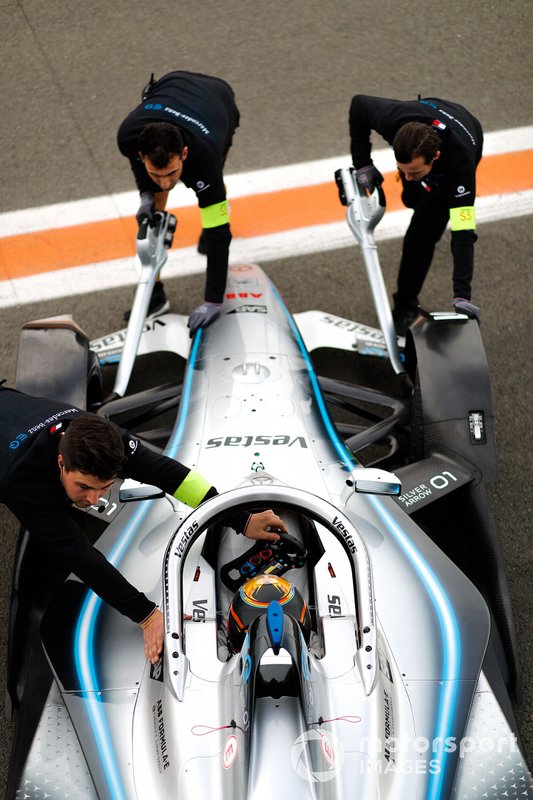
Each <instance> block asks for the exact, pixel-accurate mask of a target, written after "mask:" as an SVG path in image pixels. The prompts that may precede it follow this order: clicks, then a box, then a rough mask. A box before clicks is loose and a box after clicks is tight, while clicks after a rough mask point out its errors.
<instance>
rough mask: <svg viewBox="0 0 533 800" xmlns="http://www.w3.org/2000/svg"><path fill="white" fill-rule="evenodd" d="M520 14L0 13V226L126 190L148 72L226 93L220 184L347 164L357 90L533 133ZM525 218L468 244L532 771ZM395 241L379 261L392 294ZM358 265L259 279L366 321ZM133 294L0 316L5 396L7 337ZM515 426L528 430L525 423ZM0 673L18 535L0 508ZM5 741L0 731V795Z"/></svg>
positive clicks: (188, 291) (353, 260) (86, 317)
mask: <svg viewBox="0 0 533 800" xmlns="http://www.w3.org/2000/svg"><path fill="white" fill-rule="evenodd" d="M532 18H533V5H532V4H531V3H530V2H529V1H528V0H517V1H516V2H509V3H507V4H500V3H493V2H481V0H475V1H474V2H471V3H469V4H465V3H459V2H457V0H451V2H448V3H446V4H442V5H440V6H437V5H436V4H427V3H422V2H420V0H413V2H408V0H399V2H394V3H393V2H392V1H391V2H386V1H385V0H378V1H377V2H374V3H371V4H366V5H363V4H360V3H345V2H333V1H332V0H326V1H325V2H317V1H316V0H308V1H307V2H303V0H295V1H294V2H292V3H286V2H280V0H274V1H273V2H271V3H269V4H255V3H253V4H252V3H244V2H237V1H236V0H228V2H226V3H224V4H220V3H216V2H214V1H213V0H202V2H198V3H195V4H192V3H187V4H185V3H172V2H168V0H167V2H165V3H162V2H161V1H160V0H154V2H152V3H150V4H149V5H148V4H145V3H141V2H138V0H130V2H129V3H126V2H124V1H123V0H117V2H115V3H105V2H99V1H96V0H88V2H84V3H68V4H67V3H66V2H61V1H60V0H47V2H46V3H41V2H39V3H38V2H36V0H28V1H26V2H18V3H17V2H14V0H0V25H1V30H2V45H1V48H0V69H1V75H2V88H1V89H0V92H1V97H2V113H1V114H0V141H1V142H2V155H3V158H2V170H3V181H2V186H3V191H2V192H1V193H0V210H1V211H5V210H12V209H18V208H27V207H31V206H35V205H40V204H48V203H53V202H57V201H66V200H73V199H77V198H81V197H86V196H96V195H101V194H105V193H107V192H111V191H123V190H128V189H132V188H133V183H132V180H131V178H130V175H129V168H128V166H127V163H126V161H125V160H124V159H123V158H122V157H121V156H120V155H119V153H118V151H117V150H116V146H115V132H116V128H117V126H118V124H119V123H120V121H121V120H122V118H123V117H124V116H125V114H126V113H127V112H128V111H129V110H130V109H131V108H132V107H133V106H134V105H135V103H136V102H137V99H138V92H139V89H140V87H141V86H142V85H143V83H144V81H145V80H146V78H147V77H148V76H149V74H150V72H151V71H154V72H155V73H156V75H160V74H163V73H164V72H165V71H167V70H169V69H175V68H184V69H192V70H199V71H205V72H212V73H214V74H219V75H221V76H222V77H225V78H226V79H227V80H229V81H230V83H231V84H232V85H233V86H234V89H235V91H236V95H237V98H238V103H239V106H240V108H241V113H242V125H241V128H240V130H239V132H238V135H237V137H236V140H235V146H234V148H233V150H232V152H231V155H230V160H229V163H228V171H230V172H236V171H244V170H249V169H255V168H259V167H265V166H276V165H280V164H287V163H292V162H296V161H305V160H311V159H315V158H322V157H325V156H330V155H335V154H337V153H340V152H343V151H345V152H348V137H347V110H348V104H349V101H350V98H351V95H352V94H353V93H355V92H356V91H363V92H368V93H374V94H382V95H383V96H391V97H405V98H410V97H414V96H416V95H417V94H418V93H419V92H420V93H421V94H434V95H442V96H447V97H449V98H451V99H455V100H458V101H459V102H462V103H464V104H465V105H467V106H468V107H470V108H471V109H472V110H473V111H474V112H475V113H476V114H477V115H478V116H479V118H480V119H481V120H482V122H483V124H484V126H485V129H486V130H496V129H500V128H507V127H513V126H516V125H525V124H532V121H533V101H532V96H531V77H532V69H531V67H532V56H531V46H530V40H531V33H530V32H531V27H532V26H531V22H532ZM531 239H532V237H531V218H530V217H524V218H521V219H517V220H511V221H506V222H502V223H494V224H491V225H486V226H483V227H482V228H481V229H480V241H479V243H478V245H477V255H476V274H475V287H474V288H475V294H474V297H475V300H476V301H477V302H478V304H479V305H480V306H481V307H482V311H483V323H482V335H483V340H484V343H485V347H486V350H487V356H488V361H489V365H490V370H491V379H492V388H493V394H494V405H495V414H496V434H497V442H498V448H499V457H500V480H499V482H498V484H497V485H496V486H495V487H494V488H493V490H492V491H491V497H492V501H493V506H494V510H495V515H496V519H497V523H498V526H499V530H500V532H501V535H502V542H503V548H504V554H505V559H506V565H507V572H508V577H509V582H510V589H511V595H512V601H513V606H514V611H515V615H516V626H517V633H518V640H519V644H520V649H521V657H522V667H523V673H524V688H525V695H524V702H523V704H522V706H521V708H519V709H518V710H517V715H518V719H519V724H520V731H521V734H522V737H523V740H524V744H525V747H526V750H527V752H528V755H529V760H530V763H531V761H533V720H532V717H531V708H533V689H532V686H531V676H532V675H533V663H532V662H533V623H532V617H533V615H532V610H533V609H532V607H531V606H532V601H531V575H532V566H533V543H532V536H531V522H530V520H531V515H532V510H533V509H532V505H533V503H532V494H531V488H530V484H529V481H530V477H529V476H530V474H531V456H530V449H531V448H530V445H531V441H530V433H529V430H530V416H531V415H530V408H531V388H530V386H531V357H530V340H531V337H530V327H531V325H530V319H531V314H530V307H531V303H530V300H529V291H530V283H529V274H528V271H529V269H530V262H531ZM399 245H400V243H399V242H386V243H384V244H383V245H381V247H380V257H381V261H382V265H383V268H384V272H385V275H386V279H387V283H388V285H389V286H391V287H392V286H393V281H394V275H395V268H396V263H397V257H398V251H399ZM358 259H359V256H358V253H357V250H356V249H355V248H354V249H353V250H339V251H335V252H333V253H327V254H320V255H315V256H311V257H305V258H298V259H287V260H285V261H279V262H271V263H268V264H264V265H263V266H264V268H265V269H266V270H267V272H268V274H269V275H270V276H271V277H272V278H273V280H274V281H275V283H276V284H277V285H278V287H279V288H280V290H281V293H282V295H283V297H284V299H285V301H286V303H287V304H288V306H289V308H290V309H291V310H293V311H300V310H304V309H307V308H321V309H323V310H325V311H330V312H333V313H338V314H339V315H341V316H347V317H350V318H352V319H358V320H360V321H363V322H369V323H371V322H373V321H375V315H374V312H373V309H372V306H371V302H370V295H369V291H368V289H367V287H366V284H365V281H364V279H363V277H362V269H361V263H360V261H359V260H358ZM449 276H450V257H449V253H448V250H447V245H446V242H444V241H443V242H442V243H441V245H440V246H439V248H438V252H437V255H436V258H435V263H434V265H433V268H432V271H431V274H430V278H429V279H428V282H427V284H426V286H425V289H424V293H423V297H422V300H423V302H424V304H425V305H426V307H428V308H438V307H442V306H443V305H445V304H447V303H448V298H449ZM202 285H203V278H202V277H201V276H198V277H194V278H187V279H182V280H172V281H168V283H167V286H168V289H169V293H170V298H171V301H172V307H173V310H175V311H177V312H180V313H187V312H188V311H189V310H190V309H191V307H193V305H195V304H196V303H197V302H198V301H199V300H200V299H201V291H202ZM131 296H132V292H131V293H129V294H128V292H127V291H125V292H121V293H118V292H106V291H102V292H100V293H97V294H96V293H95V294H94V295H90V296H84V297H79V296H75V297H72V298H68V299H67V300H62V299H60V298H58V299H57V300H56V301H51V302H47V303H41V304H35V305H33V306H22V305H21V306H18V307H14V308H10V309H4V310H2V311H1V312H0V313H1V323H0V326H1V327H0V334H1V335H0V364H1V369H0V377H6V378H7V379H8V382H9V383H11V384H12V383H13V380H14V370H15V362H16V348H17V341H18V332H19V329H20V326H21V325H22V324H23V323H24V322H25V321H27V320H28V319H35V318H39V317H42V316H48V315H51V314H56V313H63V312H71V313H72V314H73V315H74V318H75V319H76V320H77V322H78V323H79V324H80V325H81V326H82V327H83V328H84V329H85V330H87V332H88V333H89V335H90V336H98V335H100V334H103V333H105V332H106V331H109V330H113V329H115V328H116V327H118V326H119V325H120V320H121V317H122V312H123V310H124V308H126V307H128V305H129V301H130V297H131ZM528 420H529V422H528ZM0 531H1V536H2V545H3V558H2V559H1V562H0V662H1V664H0V665H1V666H2V667H3V665H4V659H5V631H6V620H7V603H8V597H9V585H10V573H11V562H12V557H13V548H14V543H15V535H16V526H15V525H14V524H13V522H12V520H11V519H10V518H9V515H8V514H7V512H5V510H3V509H1V510H0ZM12 731H13V726H12V724H11V723H6V722H5V721H4V720H3V719H2V718H1V717H0V790H3V786H4V784H5V775H6V769H7V760H8V751H9V744H10V740H11V736H12Z"/></svg>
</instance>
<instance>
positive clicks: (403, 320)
mask: <svg viewBox="0 0 533 800" xmlns="http://www.w3.org/2000/svg"><path fill="white" fill-rule="evenodd" d="M418 316H420V310H419V308H418V307H416V308H406V307H405V306H404V307H403V308H402V307H401V306H400V307H399V308H395V309H394V310H393V312H392V319H393V322H394V327H395V329H396V335H397V336H405V334H406V333H407V330H408V329H409V328H410V327H411V325H412V324H413V322H414V321H415V319H416V318H417V317H418Z"/></svg>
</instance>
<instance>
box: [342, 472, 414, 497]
mask: <svg viewBox="0 0 533 800" xmlns="http://www.w3.org/2000/svg"><path fill="white" fill-rule="evenodd" d="M352 480H353V483H354V490H355V491H356V492H361V493H362V494H388V495H396V496H397V495H399V494H401V492H402V482H401V480H400V479H399V478H398V476H397V475H395V474H394V473H393V472H387V471H386V470H384V469H375V468H373V467H361V468H360V469H359V468H357V469H354V470H353V471H352Z"/></svg>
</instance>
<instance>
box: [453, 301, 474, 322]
mask: <svg viewBox="0 0 533 800" xmlns="http://www.w3.org/2000/svg"><path fill="white" fill-rule="evenodd" d="M453 307H454V309H455V310H456V311H457V312H459V313H460V314H466V315H467V316H469V317H470V318H471V319H477V321H478V322H481V309H480V308H478V307H477V306H475V305H474V304H473V303H471V302H470V300H465V299H464V297H454V298H453Z"/></svg>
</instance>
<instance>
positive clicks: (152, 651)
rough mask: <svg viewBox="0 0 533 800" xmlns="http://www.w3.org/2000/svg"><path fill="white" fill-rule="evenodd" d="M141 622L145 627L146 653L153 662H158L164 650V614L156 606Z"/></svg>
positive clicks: (143, 627) (142, 626)
mask: <svg viewBox="0 0 533 800" xmlns="http://www.w3.org/2000/svg"><path fill="white" fill-rule="evenodd" d="M139 624H140V626H141V628H142V629H143V636H144V654H145V656H146V658H147V659H148V661H149V662H150V663H151V664H157V662H158V661H159V657H160V656H161V653H162V652H163V639H164V622H163V614H162V613H161V611H160V610H159V609H158V608H154V610H153V611H152V613H151V614H150V616H149V617H147V618H146V619H145V620H143V621H142V622H141V623H139Z"/></svg>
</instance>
